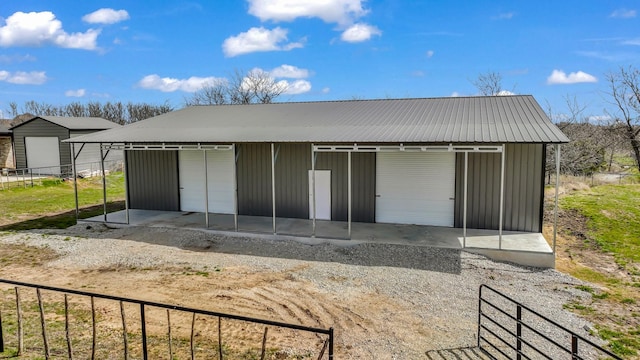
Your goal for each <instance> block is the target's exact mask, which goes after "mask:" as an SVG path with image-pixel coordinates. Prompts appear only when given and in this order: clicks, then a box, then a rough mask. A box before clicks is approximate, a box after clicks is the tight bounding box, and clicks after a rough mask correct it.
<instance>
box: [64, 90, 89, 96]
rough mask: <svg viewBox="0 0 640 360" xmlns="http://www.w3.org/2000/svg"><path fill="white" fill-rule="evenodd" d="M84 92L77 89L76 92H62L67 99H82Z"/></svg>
mask: <svg viewBox="0 0 640 360" xmlns="http://www.w3.org/2000/svg"><path fill="white" fill-rule="evenodd" d="M85 93H86V91H85V89H78V90H67V91H65V92H64V96H67V97H83V96H84V95H85Z"/></svg>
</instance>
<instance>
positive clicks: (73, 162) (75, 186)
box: [71, 143, 80, 223]
mask: <svg viewBox="0 0 640 360" xmlns="http://www.w3.org/2000/svg"><path fill="white" fill-rule="evenodd" d="M75 146H76V144H74V143H71V152H73V154H74V155H73V156H72V157H71V165H72V168H73V169H72V170H73V194H74V196H75V200H76V223H77V222H78V219H79V218H80V207H79V204H78V174H77V173H76V156H75V153H76V147H75Z"/></svg>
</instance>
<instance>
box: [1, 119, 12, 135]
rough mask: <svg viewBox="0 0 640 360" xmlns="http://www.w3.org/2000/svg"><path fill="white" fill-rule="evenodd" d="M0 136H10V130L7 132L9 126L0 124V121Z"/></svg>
mask: <svg viewBox="0 0 640 360" xmlns="http://www.w3.org/2000/svg"><path fill="white" fill-rule="evenodd" d="M0 135H11V130H9V126H7V125H5V124H4V123H2V121H0Z"/></svg>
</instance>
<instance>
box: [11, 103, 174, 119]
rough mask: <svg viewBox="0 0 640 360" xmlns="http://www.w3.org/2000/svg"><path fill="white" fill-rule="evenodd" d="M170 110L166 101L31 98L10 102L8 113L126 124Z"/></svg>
mask: <svg viewBox="0 0 640 360" xmlns="http://www.w3.org/2000/svg"><path fill="white" fill-rule="evenodd" d="M170 111H173V108H172V107H171V106H170V105H169V104H168V103H164V104H160V105H154V104H147V103H133V102H128V103H123V102H121V101H117V102H111V101H108V102H106V103H101V102H97V101H91V102H88V103H84V104H83V103H80V102H72V103H70V104H66V105H53V104H47V103H44V102H37V101H33V100H31V101H27V102H25V103H24V104H23V105H22V106H18V104H17V103H16V102H10V103H9V111H8V114H9V115H10V116H11V118H12V119H14V120H17V121H20V120H28V119H27V118H28V117H30V116H70V117H101V118H103V119H107V120H109V121H113V122H114V123H117V124H120V125H126V124H130V123H133V122H136V121H140V120H144V119H148V118H150V117H154V116H157V115H162V114H164V113H168V112H170ZM25 115H26V116H25Z"/></svg>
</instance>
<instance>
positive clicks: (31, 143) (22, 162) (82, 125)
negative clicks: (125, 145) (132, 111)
mask: <svg viewBox="0 0 640 360" xmlns="http://www.w3.org/2000/svg"><path fill="white" fill-rule="evenodd" d="M117 127H121V125H118V124H116V123H114V122H111V121H109V120H106V119H103V118H97V117H62V116H35V117H33V118H31V119H30V120H27V121H25V122H23V123H20V124H17V125H15V126H13V127H12V128H11V129H10V130H12V131H13V140H14V146H15V163H16V168H18V169H23V168H29V169H30V172H32V173H40V174H52V175H59V174H60V173H61V172H62V171H63V170H62V169H61V168H65V167H68V168H70V166H71V164H72V158H71V146H70V145H69V144H67V143H63V142H62V140H65V139H69V138H73V137H76V136H81V135H87V134H90V133H93V132H96V131H102V130H108V129H113V128H117ZM75 153H76V166H77V171H78V172H82V171H87V170H90V169H92V168H94V169H97V166H96V164H97V163H98V162H99V161H100V148H99V146H97V145H92V144H86V145H84V146H77V147H76V151H75ZM119 159H122V153H121V152H120V153H117V152H113V153H110V154H108V156H107V158H106V159H105V160H107V161H109V160H119Z"/></svg>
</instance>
